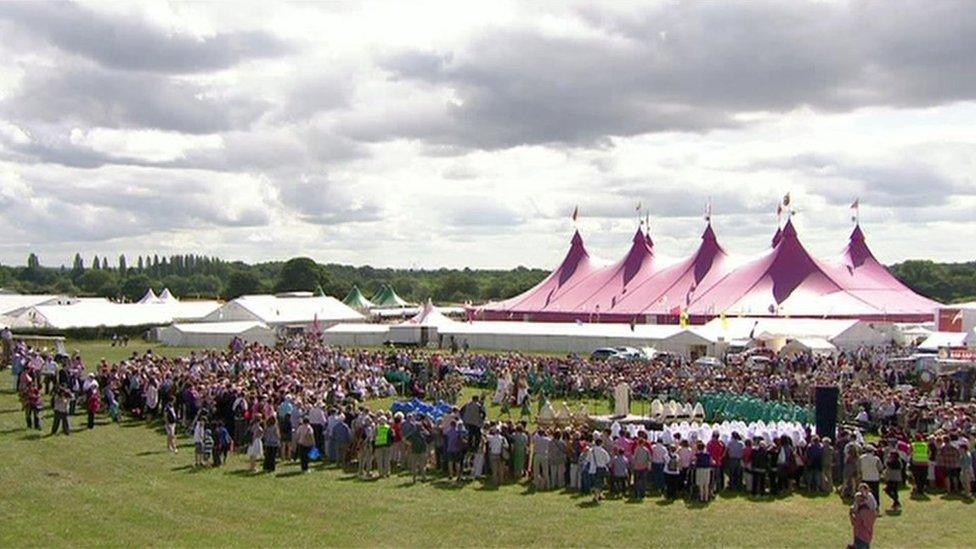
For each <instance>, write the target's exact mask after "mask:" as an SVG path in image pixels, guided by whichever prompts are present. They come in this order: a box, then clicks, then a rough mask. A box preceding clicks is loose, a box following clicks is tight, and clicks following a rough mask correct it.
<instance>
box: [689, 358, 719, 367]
mask: <svg viewBox="0 0 976 549" xmlns="http://www.w3.org/2000/svg"><path fill="white" fill-rule="evenodd" d="M695 366H698V367H708V368H722V367H724V366H725V364H722V361H721V360H719V359H717V358H715V357H713V356H703V357H701V358H699V359H697V360H695Z"/></svg>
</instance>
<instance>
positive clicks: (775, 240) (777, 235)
mask: <svg viewBox="0 0 976 549" xmlns="http://www.w3.org/2000/svg"><path fill="white" fill-rule="evenodd" d="M782 238H783V230H782V229H780V228H779V227H778V226H777V227H776V232H775V233H774V234H773V248H775V247H776V245H777V244H779V241H780V240H782Z"/></svg>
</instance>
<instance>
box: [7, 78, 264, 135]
mask: <svg viewBox="0 0 976 549" xmlns="http://www.w3.org/2000/svg"><path fill="white" fill-rule="evenodd" d="M18 91H19V93H17V94H16V95H14V96H12V97H10V98H8V99H7V100H5V101H4V102H3V103H2V104H0V109H2V112H3V113H5V115H6V117H7V118H9V119H11V120H15V121H18V122H26V123H30V122H45V123H59V124H66V125H67V124H75V125H80V126H103V127H107V128H155V129H161V130H172V131H178V132H183V133H191V134H205V133H214V132H219V131H226V130H231V129H235V128H244V127H247V126H249V125H250V124H251V123H252V122H254V121H255V120H256V119H257V118H258V117H259V116H260V115H261V114H262V113H263V112H264V111H265V110H266V109H267V108H268V105H267V104H266V103H264V102H262V101H259V100H254V99H248V98H243V97H240V96H236V95H232V94H228V93H222V92H221V91H220V90H212V89H208V88H205V87H203V86H200V85H197V84H193V83H190V82H186V81H180V80H176V79H172V78H168V77H163V76H158V75H148V74H141V75H136V74H131V73H125V72H119V71H109V70H104V69H97V68H83V67H65V68H58V69H39V68H38V69H34V70H31V71H30V72H28V74H27V76H26V78H25V79H24V82H23V83H22V84H21V87H20V89H19V90H18Z"/></svg>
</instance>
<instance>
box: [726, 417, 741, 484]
mask: <svg viewBox="0 0 976 549" xmlns="http://www.w3.org/2000/svg"><path fill="white" fill-rule="evenodd" d="M744 452H745V445H744V444H743V443H742V437H741V436H739V433H738V432H735V431H733V432H732V438H731V439H730V440H729V443H728V444H727V445H726V446H725V458H724V461H723V465H724V466H725V472H726V473H727V474H728V476H729V484H730V485H731V487H732V490H733V491H735V492H739V491H741V490H742V456H743V453H744Z"/></svg>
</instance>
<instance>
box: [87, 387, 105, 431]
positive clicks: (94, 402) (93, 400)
mask: <svg viewBox="0 0 976 549" xmlns="http://www.w3.org/2000/svg"><path fill="white" fill-rule="evenodd" d="M85 408H86V409H87V411H88V429H94V428H95V414H97V413H98V411H99V410H100V409H101V408H102V400H101V399H100V398H98V385H94V386H93V387H92V388H91V390H89V391H88V399H87V400H86V401H85Z"/></svg>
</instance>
